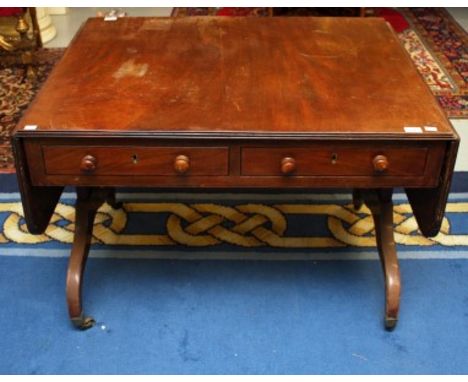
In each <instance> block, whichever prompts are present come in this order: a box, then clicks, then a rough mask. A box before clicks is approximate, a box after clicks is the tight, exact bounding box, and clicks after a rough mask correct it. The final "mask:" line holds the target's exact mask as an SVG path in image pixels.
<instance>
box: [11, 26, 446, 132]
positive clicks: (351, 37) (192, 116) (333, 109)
mask: <svg viewBox="0 0 468 382" xmlns="http://www.w3.org/2000/svg"><path fill="white" fill-rule="evenodd" d="M25 125H35V126H37V129H36V134H37V133H39V134H41V132H53V131H58V132H80V131H87V132H90V131H96V132H99V134H101V135H106V134H108V133H110V134H113V133H115V132H116V131H118V132H119V133H123V134H126V133H129V134H132V133H136V132H151V133H154V134H156V135H157V134H158V133H162V134H164V133H168V132H169V133H171V134H184V133H187V132H189V133H196V134H200V135H204V134H206V135H216V134H229V133H235V134H236V136H237V137H241V136H255V135H263V134H264V135H271V134H275V135H282V134H288V135H291V134H299V135H307V136H309V135H310V136H314V135H321V136H323V135H324V134H325V135H343V134H345V135H346V136H348V135H358V136H362V135H371V136H375V135H377V136H379V137H393V136H398V137H400V138H401V139H405V138H409V137H418V138H429V139H432V138H443V137H446V138H447V137H453V136H454V133H453V130H452V127H451V125H450V123H449V122H448V120H447V119H446V117H445V116H444V114H443V111H442V110H441V109H440V107H439V106H438V104H437V102H436V100H435V98H434V97H433V95H432V94H431V92H430V90H429V89H428V87H427V86H426V84H425V83H424V82H423V81H422V79H421V77H420V76H419V74H418V72H417V70H416V68H415V67H414V65H413V63H412V62H411V60H410V58H409V56H408V55H407V54H406V52H405V51H404V49H402V47H401V46H400V43H399V40H398V38H397V36H396V35H395V33H394V32H393V31H392V30H391V27H390V26H389V25H388V24H387V23H386V22H385V21H384V20H383V19H378V18H365V19H363V18H311V17H307V18H300V17H299V18H297V17H289V18H229V17H219V18H216V17H200V18H198V17H190V18H121V19H118V20H117V21H104V20H103V19H101V18H99V19H98V18H94V19H89V20H88V21H87V22H86V23H85V24H84V26H83V27H82V28H81V30H80V31H79V33H78V34H77V36H76V37H75V39H74V40H73V42H72V43H71V45H70V47H69V48H68V50H67V52H66V53H65V55H64V57H63V59H62V60H61V61H60V62H59V64H58V65H57V66H56V68H55V69H54V70H53V72H52V74H51V76H50V78H49V79H48V81H47V83H46V84H45V85H44V86H43V88H42V90H41V91H40V93H39V95H38V96H37V98H36V100H35V101H34V103H33V104H32V105H31V107H30V108H29V109H28V111H27V112H26V114H25V116H24V118H23V119H22V121H21V122H20V124H19V125H18V130H20V131H21V129H22V128H24V126H25ZM424 126H429V127H431V129H429V130H428V131H426V130H425V129H424ZM405 127H410V129H405ZM413 127H417V128H418V127H419V128H421V131H419V129H417V131H416V132H415V130H414V129H412V128H413Z"/></svg>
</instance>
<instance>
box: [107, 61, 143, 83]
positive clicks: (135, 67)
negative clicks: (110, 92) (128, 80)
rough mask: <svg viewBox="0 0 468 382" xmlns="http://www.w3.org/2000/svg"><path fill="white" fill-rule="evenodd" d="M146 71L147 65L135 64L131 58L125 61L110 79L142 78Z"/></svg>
mask: <svg viewBox="0 0 468 382" xmlns="http://www.w3.org/2000/svg"><path fill="white" fill-rule="evenodd" d="M147 71H148V64H136V63H135V60H134V59H133V58H132V59H130V60H127V61H125V62H124V63H123V64H122V65H120V68H119V69H117V70H116V71H115V72H114V74H113V75H112V77H114V78H115V79H121V78H123V77H143V76H144V75H145V74H146V72H147Z"/></svg>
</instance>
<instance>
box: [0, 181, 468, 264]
mask: <svg viewBox="0 0 468 382" xmlns="http://www.w3.org/2000/svg"><path fill="white" fill-rule="evenodd" d="M3 176H5V175H3ZM0 191H1V190H0ZM117 197H118V199H119V200H121V201H123V202H124V204H123V207H122V208H120V209H113V208H112V207H110V206H109V205H107V204H105V205H103V206H102V208H101V209H100V210H99V212H98V214H97V216H96V219H95V221H94V231H93V234H94V239H93V247H92V248H93V256H98V257H107V256H110V257H132V258H133V257H142V258H154V257H156V258H157V257H165V258H167V257H175V258H223V259H233V258H234V259H238V258H250V259H252V256H254V258H257V257H258V258H259V259H376V258H377V251H376V247H375V245H376V244H375V232H374V225H373V221H372V217H371V215H370V212H369V210H368V209H367V208H366V207H365V206H364V207H362V208H361V209H360V210H359V211H356V210H354V209H353V207H352V205H351V203H350V195H348V194H308V195H298V194H296V195H259V194H240V195H234V194H198V195H196V194H195V195H192V194H180V195H173V194H152V193H140V194H134V193H120V194H117ZM393 199H394V204H395V205H394V221H395V228H394V230H395V241H396V243H397V245H398V251H399V256H400V257H401V258H420V259H423V258H468V230H467V228H468V224H467V222H468V194H467V193H456V192H455V193H452V194H451V196H450V200H449V203H448V205H447V210H446V215H445V218H444V221H443V224H442V229H441V231H440V233H439V234H438V235H437V236H435V237H433V238H426V237H424V236H422V235H421V233H420V232H419V230H418V227H417V224H416V221H415V218H414V216H413V214H412V211H411V208H410V206H409V204H408V202H407V200H406V197H405V196H404V195H403V194H395V195H394V198H393ZM74 200H75V194H74V193H64V194H63V196H62V198H61V201H60V203H59V205H58V206H57V208H56V210H55V214H54V216H53V218H52V221H51V223H50V225H49V227H48V229H47V230H46V232H45V233H44V234H42V235H31V234H30V233H29V232H28V231H27V228H26V226H25V223H24V216H23V211H22V207H21V203H20V201H19V195H18V193H16V192H14V193H1V192H0V248H2V251H1V252H2V253H3V254H8V255H19V256H21V255H28V256H59V257H64V256H68V255H69V251H70V244H71V243H72V240H73V232H74V218H75V210H74V207H73V206H74ZM174 200H177V202H174Z"/></svg>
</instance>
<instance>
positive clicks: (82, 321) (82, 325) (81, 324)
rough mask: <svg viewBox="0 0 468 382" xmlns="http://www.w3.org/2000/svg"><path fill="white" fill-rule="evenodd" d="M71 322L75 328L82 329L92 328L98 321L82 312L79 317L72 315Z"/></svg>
mask: <svg viewBox="0 0 468 382" xmlns="http://www.w3.org/2000/svg"><path fill="white" fill-rule="evenodd" d="M71 322H72V324H73V325H74V326H75V328H77V329H80V330H86V329H90V328H92V327H93V326H94V324H95V323H96V321H95V320H94V318H92V317H85V316H84V315H83V314H81V315H80V316H78V317H72V318H71Z"/></svg>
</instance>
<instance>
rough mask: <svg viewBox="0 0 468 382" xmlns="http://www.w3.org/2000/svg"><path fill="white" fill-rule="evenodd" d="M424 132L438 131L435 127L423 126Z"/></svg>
mask: <svg viewBox="0 0 468 382" xmlns="http://www.w3.org/2000/svg"><path fill="white" fill-rule="evenodd" d="M424 130H426V131H438V129H437V127H435V126H424Z"/></svg>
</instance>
